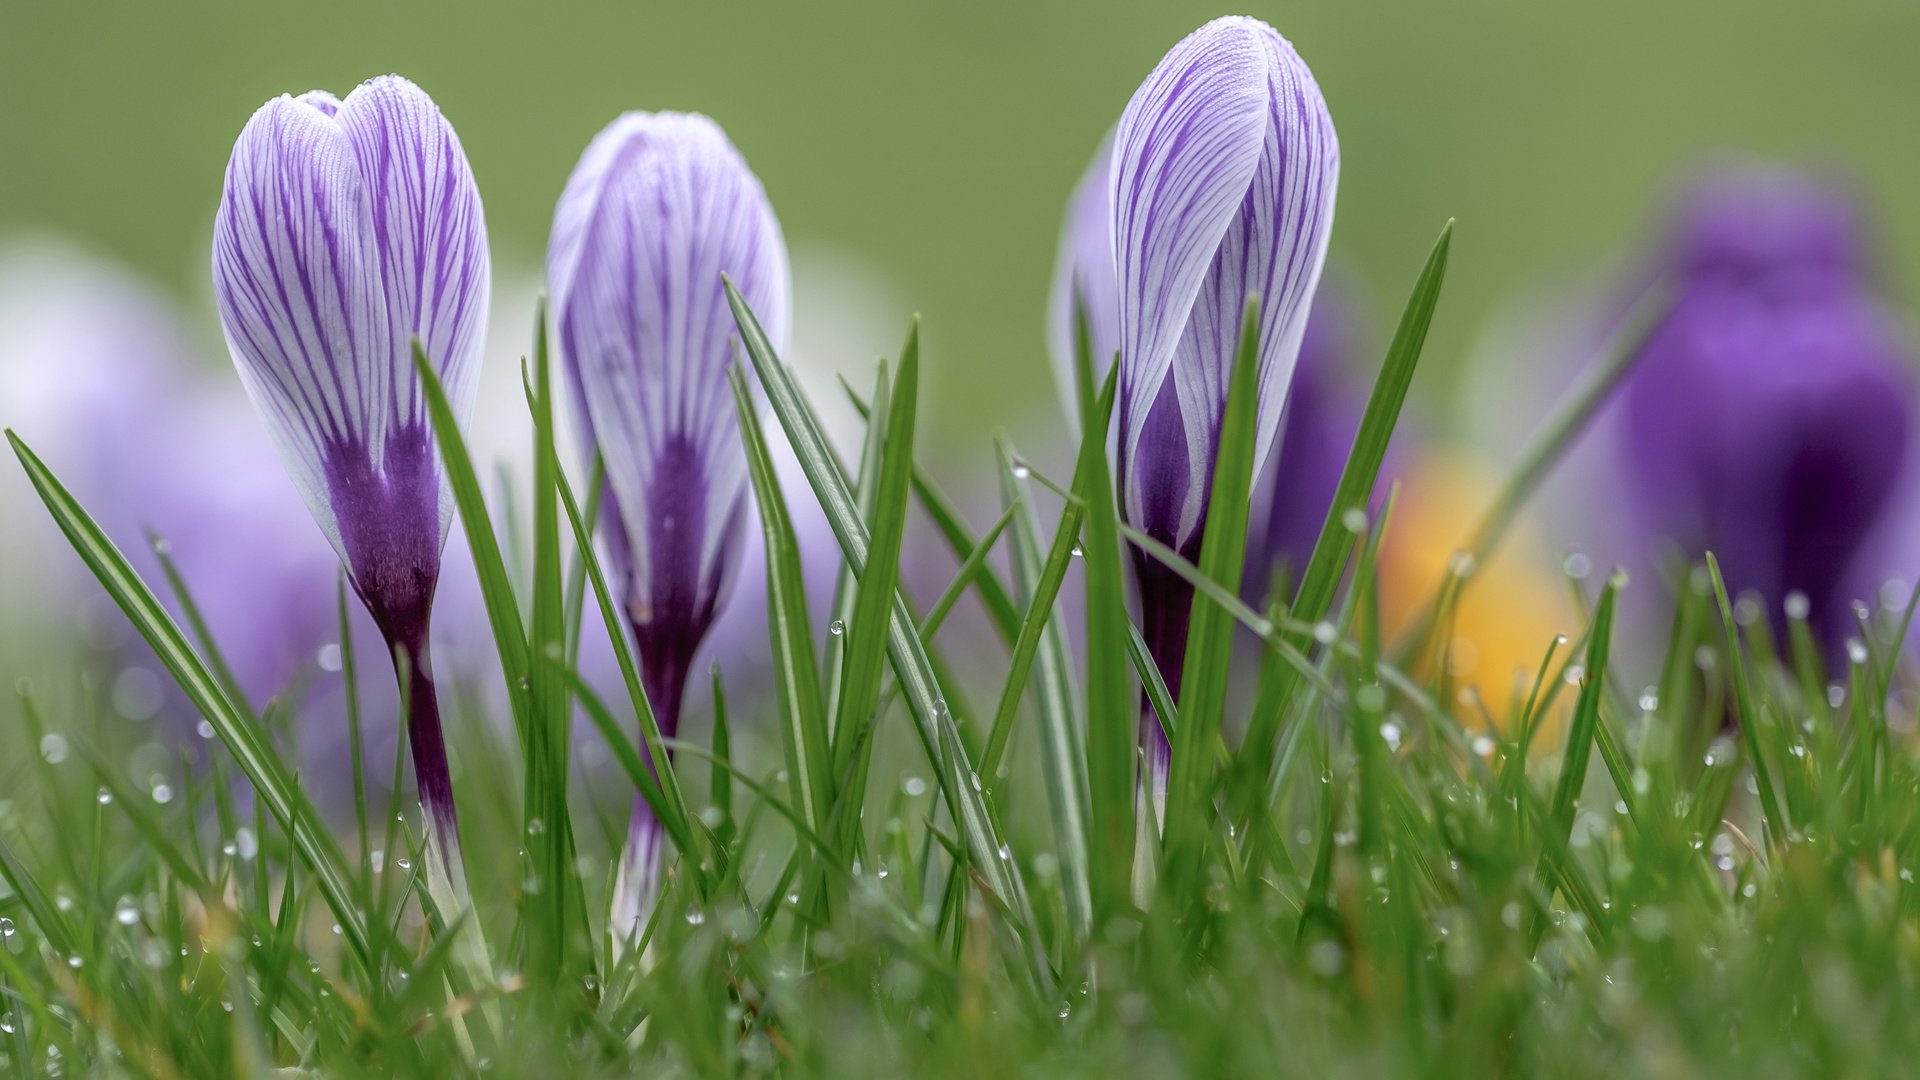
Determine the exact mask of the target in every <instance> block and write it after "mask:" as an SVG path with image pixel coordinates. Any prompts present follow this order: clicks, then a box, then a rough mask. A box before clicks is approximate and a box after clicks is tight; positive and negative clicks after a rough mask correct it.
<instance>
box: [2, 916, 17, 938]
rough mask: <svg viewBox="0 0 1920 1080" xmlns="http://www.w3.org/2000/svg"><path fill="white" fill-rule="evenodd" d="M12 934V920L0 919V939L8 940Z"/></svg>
mask: <svg viewBox="0 0 1920 1080" xmlns="http://www.w3.org/2000/svg"><path fill="white" fill-rule="evenodd" d="M13 934H14V929H13V920H12V919H0V938H10V937H12V936H13Z"/></svg>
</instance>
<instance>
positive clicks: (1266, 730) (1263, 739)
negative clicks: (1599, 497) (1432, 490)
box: [1238, 221, 1453, 817]
mask: <svg viewBox="0 0 1920 1080" xmlns="http://www.w3.org/2000/svg"><path fill="white" fill-rule="evenodd" d="M1452 242H1453V222H1451V221H1449V222H1447V224H1446V227H1444V228H1442V229H1441V230H1440V238H1439V239H1438V240H1436V241H1435V242H1434V245H1433V250H1432V251H1431V252H1430V253H1429V254H1428V255H1427V262H1426V265H1425V266H1424V267H1422V268H1421V270H1420V276H1419V278H1418V279H1417V280H1416V281H1415V282H1414V285H1413V294H1412V295H1411V296H1409V297H1408V298H1407V306H1406V310H1405V311H1404V312H1402V313H1401V316H1400V325H1399V328H1398V329H1396V330H1395V331H1394V334H1393V342H1392V343H1391V344H1390V345H1389V346H1388V347H1387V356H1386V360H1385V362H1384V363H1382V364H1381V366H1380V375H1379V377H1378V378H1377V379H1375V380H1374V384H1373V393H1372V394H1371V395H1370V396H1369V397H1368V398H1367V408H1366V412H1365V413H1363V414H1362V415H1361V418H1360V430H1359V432H1358V433H1357V434H1356V435H1355V436H1354V441H1353V449H1352V450H1351V451H1350V452H1349V453H1348V455H1347V464H1346V467H1345V468H1344V469H1342V470H1341V472H1340V483H1339V485H1338V486H1337V487H1335V489H1334V495H1333V503H1332V504H1331V505H1330V506H1328V507H1327V517H1326V520H1325V521H1324V522H1322V523H1321V526H1320V537H1319V539H1318V540H1316V541H1314V545H1313V555H1312V556H1311V557H1310V558H1309V559H1308V560H1307V569H1306V572H1305V573H1304V574H1302V575H1301V577H1300V587H1299V589H1298V591H1297V592H1296V593H1295V595H1294V602H1293V606H1292V608H1291V614H1292V615H1293V617H1294V618H1295V619H1298V620H1299V621H1301V622H1303V623H1306V624H1307V625H1309V626H1311V625H1313V624H1314V623H1316V622H1318V621H1319V620H1321V619H1323V618H1325V617H1326V614H1327V611H1328V610H1329V609H1330V608H1331V607H1332V605H1333V597H1334V592H1335V590H1336V589H1338V587H1339V584H1340V579H1341V577H1342V575H1343V574H1344V573H1345V570H1346V566H1347V561H1348V559H1349V558H1350V556H1351V555H1352V552H1353V545H1354V543H1355V541H1356V540H1357V539H1358V534H1357V533H1356V532H1354V530H1352V529H1351V528H1349V527H1348V526H1347V515H1348V514H1349V513H1361V514H1364V513H1365V512H1366V508H1367V501H1368V499H1369V497H1370V496H1371V495H1372V492H1373V486H1374V481H1375V480H1376V479H1377V478H1378V476H1379V475H1380V465H1381V463H1382V462H1384V461H1385V460H1386V455H1387V444H1388V442H1389V441H1391V439H1392V438H1393V429H1394V427H1395V425H1397V424H1398V423H1399V420H1400V406H1401V405H1402V404H1403V403H1404V402H1405V401H1406V397H1407V388H1408V387H1409V386H1410V385H1411V384H1412V382H1413V373H1414V370H1415V369H1416V368H1417V367H1418V366H1419V363H1420V353H1421V350H1422V349H1423V348H1424V347H1425V345H1426V340H1427V328H1428V327H1429V326H1431V325H1432V324H1433V313H1434V309H1435V307H1436V306H1437V305H1438V304H1439V301H1440V285H1441V283H1442V282H1443V281H1444V280H1445V278H1446V273H1447V252H1448V250H1449V248H1450V247H1451V245H1452ZM1300 644H1301V645H1302V646H1303V647H1304V646H1305V644H1306V642H1305V641H1302V642H1300ZM1293 684H1294V677H1293V675H1292V674H1291V673H1290V672H1289V671H1288V670H1287V669H1285V668H1281V669H1279V670H1278V684H1277V686H1276V688H1275V689H1276V692H1275V693H1274V694H1272V695H1270V702H1271V707H1269V708H1265V709H1261V710H1258V711H1256V712H1255V713H1254V714H1253V716H1252V718H1251V719H1250V720H1249V722H1248V727H1247V734H1246V737H1245V739H1243V740H1242V743H1241V749H1240V754H1239V757H1238V761H1239V768H1238V771H1239V772H1240V773H1241V776H1240V778H1239V781H1238V783H1239V784H1240V798H1241V799H1242V800H1246V799H1251V798H1257V797H1258V793H1259V792H1260V791H1263V790H1265V788H1266V769H1267V767H1268V764H1269V763H1270V762H1272V760H1273V745H1274V739H1275V738H1276V737H1277V736H1278V734H1279V729H1280V718H1281V717H1282V716H1283V715H1284V714H1285V708H1286V704H1287V703H1288V702H1289V701H1290V700H1291V699H1292V689H1293ZM1239 812H1240V815H1241V816H1243V817H1244V816H1246V815H1247V814H1249V813H1250V812H1251V811H1250V810H1249V809H1248V807H1247V806H1246V805H1242V806H1241V807H1240V808H1239Z"/></svg>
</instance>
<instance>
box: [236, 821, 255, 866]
mask: <svg viewBox="0 0 1920 1080" xmlns="http://www.w3.org/2000/svg"><path fill="white" fill-rule="evenodd" d="M233 846H234V848H235V849H236V850H238V851H239V853H240V857H241V858H243V859H252V858H253V857H254V856H255V855H258V854H260V839H259V837H256V836H254V835H253V830H252V829H249V828H247V827H246V826H245V825H242V826H240V827H239V828H237V829H235V830H233Z"/></svg>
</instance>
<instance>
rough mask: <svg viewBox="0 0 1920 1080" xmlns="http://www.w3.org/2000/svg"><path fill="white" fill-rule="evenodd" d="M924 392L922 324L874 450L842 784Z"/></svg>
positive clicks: (839, 757)
mask: <svg viewBox="0 0 1920 1080" xmlns="http://www.w3.org/2000/svg"><path fill="white" fill-rule="evenodd" d="M919 392H920V322H919V320H918V319H915V320H914V321H913V323H912V325H911V326H910V327H909V328H908V330H907V342H906V345H905V346H903V347H902V348H901V350H900V366H899V369H898V370H897V372H896V373H895V377H894V380H893V383H892V385H891V387H890V388H889V389H888V409H887V417H886V424H885V428H884V431H885V438H884V439H883V440H881V442H880V445H879V446H878V447H873V448H870V449H869V453H871V452H873V450H874V449H877V450H878V451H879V453H880V458H879V470H878V473H877V476H876V481H875V486H874V490H873V499H872V503H871V505H870V506H869V507H868V511H867V535H868V537H869V546H868V549H867V551H868V554H867V565H866V567H865V569H864V570H863V572H862V573H861V574H860V575H859V577H858V579H857V583H856V584H855V586H854V598H853V616H852V618H851V619H850V620H848V622H847V624H846V626H845V628H844V634H845V637H846V641H847V649H846V660H845V666H844V669H843V670H844V672H845V677H844V680H843V682H842V686H841V692H840V699H839V712H838V713H837V714H836V715H835V717H834V724H833V731H834V736H835V738H836V740H837V742H836V745H835V746H834V759H833V770H834V775H836V776H839V775H843V774H844V773H845V771H846V770H847V769H848V767H849V766H850V765H852V763H853V749H854V746H855V744H856V742H857V741H860V740H859V738H858V736H857V735H856V734H855V733H857V732H859V731H861V730H862V729H864V728H865V727H866V725H867V724H869V723H870V722H871V721H872V718H873V714H874V712H875V710H877V709H878V708H879V704H880V684H881V681H882V679H883V677H884V676H885V674H886V648H887V614H888V612H889V611H890V610H891V609H892V607H893V597H894V593H895V592H896V590H897V589H898V587H899V574H900V545H901V542H902V540H903V538H904V537H905V535H906V528H907V500H908V499H909V498H910V491H909V485H910V483H911V481H912V479H913V445H914V423H915V415H916V412H917V402H918V396H919ZM866 745H868V746H871V745H872V744H871V742H867V743H866ZM856 775H858V776H860V777H861V778H862V779H864V775H865V770H864V769H860V770H858V772H857V773H856ZM862 786H863V787H864V785H862ZM847 797H848V798H850V799H852V800H853V802H854V805H856V806H857V805H859V803H860V802H861V801H863V799H864V791H850V792H848V793H847ZM844 818H845V821H846V822H847V823H848V824H847V826H846V827H847V828H848V829H850V830H851V829H852V828H853V827H854V823H856V822H858V820H859V816H858V815H857V814H847V815H844ZM846 839H851V836H849V837H847V838H846ZM848 850H850V848H849V849H848Z"/></svg>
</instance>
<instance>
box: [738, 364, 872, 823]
mask: <svg viewBox="0 0 1920 1080" xmlns="http://www.w3.org/2000/svg"><path fill="white" fill-rule="evenodd" d="M727 381H728V383H729V385H730V386H731V387H732V388H733V404H734V410H735V412H736V413H738V414H739V419H740V438H741V442H742V443H744V444H745V446H746V454H747V474H748V476H749V477H750V478H751V480H752V482H753V497H754V500H755V501H756V502H758V503H759V505H760V524H761V530H762V532H763V533H764V535H765V537H766V545H767V615H768V623H769V625H768V631H769V633H770V635H771V638H772V645H773V669H774V681H775V682H776V683H777V684H778V685H779V690H780V714H781V717H782V718H783V719H784V720H785V721H786V730H785V732H784V735H785V738H784V739H783V740H782V742H784V743H785V746H786V751H787V777H788V783H789V784H791V785H792V789H793V806H794V808H795V809H796V810H798V811H799V812H800V815H801V817H802V818H803V819H804V820H805V821H806V823H807V828H808V829H809V830H810V831H812V832H814V833H818V832H819V831H820V829H821V823H822V822H824V821H826V819H827V813H828V811H829V809H830V808H831V807H832V804H833V786H832V785H833V780H832V770H831V768H830V767H829V765H830V763H829V759H828V754H829V751H828V744H827V706H826V701H825V699H824V698H823V697H822V696H821V690H820V672H819V670H818V669H817V668H815V667H814V656H815V653H814V651H813V627H812V619H811V616H810V615H809V614H808V612H807V589H806V579H805V578H804V577H803V576H802V575H801V571H800V548H799V544H798V542H797V541H795V539H794V535H793V522H792V520H791V519H790V518H789V517H788V515H787V504H786V500H785V499H783V498H782V497H781V495H780V481H779V478H778V477H776V476H775V475H774V471H773V459H772V458H770V457H768V456H767V443H766V436H765V435H764V434H763V433H762V432H761V430H760V417H759V415H758V413H757V412H756V411H755V409H754V402H753V393H752V391H751V390H750V389H749V388H748V386H747V376H746V372H745V371H743V370H741V368H740V365H738V364H733V365H730V366H729V367H728V368H727ZM896 551H897V549H896Z"/></svg>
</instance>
